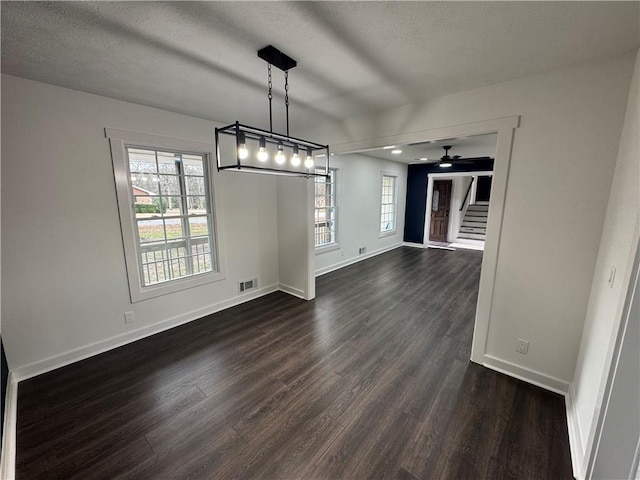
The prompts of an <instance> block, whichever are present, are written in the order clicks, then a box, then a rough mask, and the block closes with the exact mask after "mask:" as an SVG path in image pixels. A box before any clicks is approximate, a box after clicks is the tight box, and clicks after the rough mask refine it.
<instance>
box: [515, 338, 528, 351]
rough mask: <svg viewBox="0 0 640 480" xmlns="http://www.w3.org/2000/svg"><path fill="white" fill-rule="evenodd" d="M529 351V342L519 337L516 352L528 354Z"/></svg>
mask: <svg viewBox="0 0 640 480" xmlns="http://www.w3.org/2000/svg"><path fill="white" fill-rule="evenodd" d="M528 351H529V342H527V341H526V340H522V339H521V338H519V339H518V346H517V347H516V352H518V353H521V354H522V355H526V354H527V352H528Z"/></svg>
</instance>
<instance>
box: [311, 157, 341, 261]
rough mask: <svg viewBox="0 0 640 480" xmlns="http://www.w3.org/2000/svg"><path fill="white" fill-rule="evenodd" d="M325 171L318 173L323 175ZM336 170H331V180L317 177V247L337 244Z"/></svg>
mask: <svg viewBox="0 0 640 480" xmlns="http://www.w3.org/2000/svg"><path fill="white" fill-rule="evenodd" d="M323 171H324V170H321V171H318V170H316V172H317V173H322V172H323ZM336 208H337V203H336V170H335V169H333V168H331V169H329V178H327V177H315V230H314V234H315V245H316V248H318V247H325V246H328V245H334V244H336V243H337V239H336V223H337V211H336Z"/></svg>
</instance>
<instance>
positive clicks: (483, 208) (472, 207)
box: [467, 204, 489, 212]
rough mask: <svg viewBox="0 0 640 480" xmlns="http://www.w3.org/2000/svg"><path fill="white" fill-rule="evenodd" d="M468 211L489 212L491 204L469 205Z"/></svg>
mask: <svg viewBox="0 0 640 480" xmlns="http://www.w3.org/2000/svg"><path fill="white" fill-rule="evenodd" d="M467 211H472V212H488V211H489V205H478V204H475V205H469V206H468V207H467Z"/></svg>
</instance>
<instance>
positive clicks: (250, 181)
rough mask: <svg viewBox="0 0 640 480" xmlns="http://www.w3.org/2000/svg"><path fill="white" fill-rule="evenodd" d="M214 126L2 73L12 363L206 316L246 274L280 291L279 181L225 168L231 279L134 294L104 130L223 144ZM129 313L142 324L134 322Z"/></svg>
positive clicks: (60, 355) (5, 293) (6, 316)
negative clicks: (153, 294)
mask: <svg viewBox="0 0 640 480" xmlns="http://www.w3.org/2000/svg"><path fill="white" fill-rule="evenodd" d="M214 126H215V125H214V124H213V123H212V122H209V121H205V120H202V119H198V118H193V117H188V116H184V115H179V114H174V113H169V112H165V111H162V110H158V109H153V108H148V107H144V106H140V105H134V104H131V103H126V102H121V101H117V100H112V99H108V98H104V97H99V96H95V95H90V94H86V93H81V92H77V91H73V90H68V89H63V88H59V87H55V86H51V85H46V84H42V83H38V82H33V81H29V80H24V79H19V78H16V77H11V76H6V75H3V77H2V157H3V172H2V173H3V175H2V232H3V238H2V259H3V264H2V276H3V277H4V280H5V281H4V282H3V284H2V320H3V328H2V337H3V341H4V342H5V348H6V352H7V357H8V360H9V365H10V368H12V369H16V368H19V367H25V366H28V365H29V364H33V363H34V362H36V364H35V365H31V366H30V367H28V368H23V371H25V372H30V373H33V372H34V371H37V370H38V369H40V368H46V367H47V366H49V367H50V366H52V365H56V364H58V363H61V362H64V361H70V360H74V359H77V358H78V356H82V355H85V354H89V353H95V351H97V350H100V349H104V348H109V347H111V346H113V345H116V344H118V343H119V342H122V341H124V340H126V339H128V338H132V337H135V336H137V335H140V334H148V333H150V332H152V331H154V330H155V329H157V328H158V327H159V326H161V325H164V326H169V325H170V324H172V323H175V322H177V321H185V320H190V319H194V318H198V317H200V316H202V315H204V314H206V313H208V312H209V311H212V310H215V309H216V308H217V306H219V304H220V302H226V304H229V303H233V302H234V301H237V300H238V298H237V295H238V287H237V281H238V280H242V279H247V278H252V277H256V276H257V277H258V278H259V282H260V283H259V285H260V286H262V287H263V288H267V289H268V288H269V287H271V288H272V289H274V288H277V284H278V234H277V225H278V218H277V186H276V180H275V179H274V178H273V177H268V176H264V175H262V176H259V175H247V174H241V173H229V172H224V173H221V174H220V175H222V176H223V178H222V180H223V181H222V182H220V184H221V186H222V197H223V198H222V206H221V207H218V208H222V212H223V217H224V224H223V225H221V228H220V231H219V232H218V234H219V235H223V236H224V239H225V244H226V260H227V262H226V265H227V279H226V280H224V281H221V282H216V283H211V284H207V285H204V286H200V287H196V288H192V289H189V290H184V291H181V292H178V293H173V294H170V295H166V296H163V297H158V298H154V299H151V300H146V301H143V302H139V303H136V304H135V305H132V304H131V303H130V301H129V292H128V287H127V276H126V271H125V263H124V255H123V247H122V238H121V234H120V224H119V220H118V209H117V203H116V195H115V186H114V179H113V171H112V165H111V155H110V152H109V144H108V141H107V139H106V138H105V137H104V128H105V127H115V128H120V129H125V130H135V131H140V132H145V133H152V134H156V135H164V136H169V137H177V138H183V139H188V140H196V141H202V142H213V129H214ZM215 174H216V175H218V173H217V172H216V173H215ZM256 239H259V241H256ZM8 280H9V281H8ZM128 310H133V311H134V313H135V318H136V319H135V322H134V323H132V324H127V325H125V323H124V320H123V312H125V311H128ZM167 320H168V322H166V323H163V321H167ZM136 329H143V330H142V332H137V333H136V332H135V330H136ZM49 357H55V358H53V359H50V360H49V361H45V362H43V363H37V362H42V361H43V360H45V359H48V358H49Z"/></svg>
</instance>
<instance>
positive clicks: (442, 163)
mask: <svg viewBox="0 0 640 480" xmlns="http://www.w3.org/2000/svg"><path fill="white" fill-rule="evenodd" d="M438 166H439V167H440V168H449V167H450V166H451V164H450V163H447V162H441V163H439V164H438Z"/></svg>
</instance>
